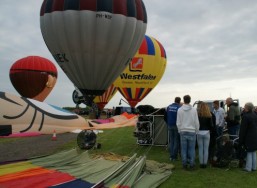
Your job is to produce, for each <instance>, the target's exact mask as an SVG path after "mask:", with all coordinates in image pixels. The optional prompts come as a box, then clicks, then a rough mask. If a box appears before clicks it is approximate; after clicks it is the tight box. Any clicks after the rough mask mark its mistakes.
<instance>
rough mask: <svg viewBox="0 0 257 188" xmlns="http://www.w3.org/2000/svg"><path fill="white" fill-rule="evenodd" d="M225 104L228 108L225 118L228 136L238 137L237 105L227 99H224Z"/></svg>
mask: <svg viewBox="0 0 257 188" xmlns="http://www.w3.org/2000/svg"><path fill="white" fill-rule="evenodd" d="M226 104H227V106H228V113H227V116H226V122H227V128H228V134H229V135H238V131H239V128H240V119H241V115H240V111H239V107H238V103H235V102H233V99H232V98H230V97H229V98H227V99H226Z"/></svg>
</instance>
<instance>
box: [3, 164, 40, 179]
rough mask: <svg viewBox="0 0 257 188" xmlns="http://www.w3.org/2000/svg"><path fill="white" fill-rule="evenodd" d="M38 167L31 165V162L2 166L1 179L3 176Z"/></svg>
mask: <svg viewBox="0 0 257 188" xmlns="http://www.w3.org/2000/svg"><path fill="white" fill-rule="evenodd" d="M37 167H38V166H36V165H33V164H31V163H30V162H29V161H26V162H18V163H12V164H6V165H1V166H0V178H1V176H2V175H6V174H12V173H16V172H21V171H24V170H28V169H31V168H37Z"/></svg>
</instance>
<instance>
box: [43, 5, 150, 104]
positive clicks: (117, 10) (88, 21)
mask: <svg viewBox="0 0 257 188" xmlns="http://www.w3.org/2000/svg"><path fill="white" fill-rule="evenodd" d="M146 24H147V15H146V10H145V6H144V3H143V1H142V0H126V1H121V0H112V1H110V0H90V1H89V0H59V1H57V0H44V1H43V4H42V7H41V12H40V26H41V31H42V35H43V38H44V40H45V43H46V45H47V47H48V49H49V51H50V52H51V54H52V55H53V57H54V58H55V60H56V61H57V63H58V64H59V66H60V67H61V68H62V70H63V71H64V72H65V74H66V75H67V76H68V78H69V79H70V80H71V81H72V82H73V84H74V85H75V86H76V87H78V88H79V90H80V91H81V92H82V93H83V94H84V95H86V96H91V98H92V99H93V97H92V96H96V95H102V94H103V93H104V91H105V90H106V89H107V88H108V87H109V86H110V85H111V84H112V83H113V82H114V81H115V79H116V78H117V77H118V75H119V74H120V73H121V72H122V71H123V70H124V69H125V67H126V65H127V63H128V62H129V61H130V60H131V58H133V56H134V55H135V53H136V51H137V50H138V48H139V46H140V44H141V42H142V40H143V38H144V34H145V31H146Z"/></svg>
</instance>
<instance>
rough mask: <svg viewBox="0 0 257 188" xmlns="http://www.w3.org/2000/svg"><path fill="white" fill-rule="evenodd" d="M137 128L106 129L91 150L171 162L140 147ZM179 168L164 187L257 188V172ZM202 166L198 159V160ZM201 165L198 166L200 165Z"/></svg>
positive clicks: (154, 149)
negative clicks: (97, 147) (136, 155)
mask: <svg viewBox="0 0 257 188" xmlns="http://www.w3.org/2000/svg"><path fill="white" fill-rule="evenodd" d="M133 131H134V128H133V127H126V128H119V129H111V130H104V132H103V133H100V134H98V136H97V137H98V138H97V142H98V143H100V144H101V149H93V150H90V153H91V154H102V153H108V152H112V153H115V154H118V155H122V156H132V155H133V154H134V153H137V154H138V155H146V156H147V159H149V160H155V161H158V162H160V163H170V161H169V154H168V151H167V148H166V147H163V146H140V145H138V144H137V143H136V138H135V137H134V136H133ZM9 141H10V142H11V141H12V140H11V139H6V140H5V139H2V140H0V142H9ZM76 145H77V144H76V140H75V139H74V141H70V142H67V143H66V144H64V145H62V146H61V147H60V148H58V151H61V150H66V149H70V148H74V147H76ZM173 164H174V165H175V169H174V170H173V171H172V172H173V173H172V175H171V176H170V178H169V179H168V180H167V181H166V182H164V183H163V184H162V185H161V186H160V188H171V187H175V188H180V187H182V188H184V187H190V188H196V187H200V188H202V187H208V188H221V187H226V188H230V187H231V188H232V187H233V188H238V187H239V188H241V187H243V188H244V187H246V188H248V187H249V188H255V187H257V172H253V173H247V172H244V171H241V169H239V168H233V169H221V168H212V167H210V166H209V167H208V168H206V169H201V168H199V167H198V168H197V169H196V170H195V171H185V170H183V169H182V165H181V161H175V162H174V163H173ZM196 164H198V158H196ZM197 166H198V165H197Z"/></svg>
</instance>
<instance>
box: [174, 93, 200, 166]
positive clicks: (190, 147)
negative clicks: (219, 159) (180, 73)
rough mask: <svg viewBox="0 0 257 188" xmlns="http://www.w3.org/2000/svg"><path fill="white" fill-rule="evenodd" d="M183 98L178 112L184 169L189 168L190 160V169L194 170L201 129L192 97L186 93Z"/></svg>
mask: <svg viewBox="0 0 257 188" xmlns="http://www.w3.org/2000/svg"><path fill="white" fill-rule="evenodd" d="M183 99H184V104H183V105H182V107H181V108H179V109H178V112H177V127H178V132H179V133H180V145H181V146H180V147H181V157H182V165H183V168H184V169H187V162H188V160H189V165H190V169H191V170H193V169H194V168H195V143H196V134H197V133H198V131H199V120H198V115H197V111H196V109H195V108H193V107H192V105H190V102H191V97H190V96H189V95H185V96H184V97H183Z"/></svg>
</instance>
